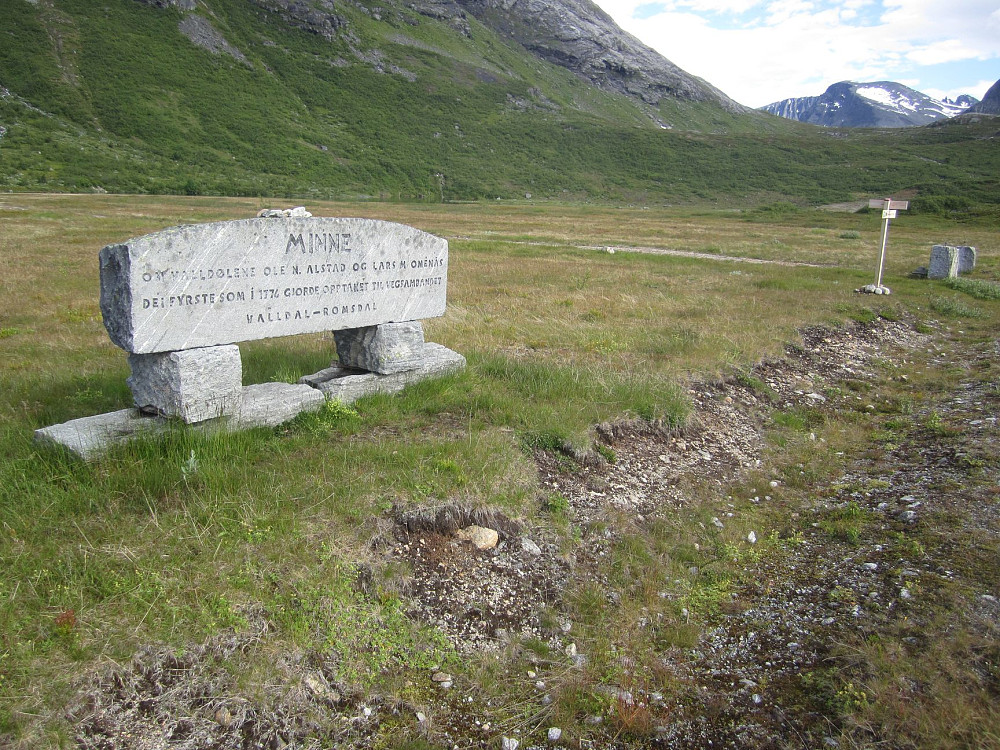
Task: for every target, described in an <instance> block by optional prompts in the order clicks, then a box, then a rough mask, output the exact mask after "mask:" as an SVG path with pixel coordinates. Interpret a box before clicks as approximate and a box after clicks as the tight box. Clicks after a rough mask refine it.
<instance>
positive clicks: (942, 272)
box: [927, 245, 958, 279]
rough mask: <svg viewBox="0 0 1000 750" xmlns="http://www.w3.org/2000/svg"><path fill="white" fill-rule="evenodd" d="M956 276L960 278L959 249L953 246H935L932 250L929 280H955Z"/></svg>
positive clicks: (928, 271) (928, 268)
mask: <svg viewBox="0 0 1000 750" xmlns="http://www.w3.org/2000/svg"><path fill="white" fill-rule="evenodd" d="M956 276H958V249H957V248H955V247H952V246H951V245H935V246H934V247H933V248H931V262H930V263H929V264H928V265H927V278H928V279H953V278H955V277H956Z"/></svg>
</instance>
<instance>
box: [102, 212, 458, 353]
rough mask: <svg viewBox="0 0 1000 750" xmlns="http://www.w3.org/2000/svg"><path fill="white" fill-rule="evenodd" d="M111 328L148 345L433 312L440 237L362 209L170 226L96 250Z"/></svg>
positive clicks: (442, 270)
mask: <svg viewBox="0 0 1000 750" xmlns="http://www.w3.org/2000/svg"><path fill="white" fill-rule="evenodd" d="M100 266H101V312H102V313H103V316H104V325H105V327H106V328H107V330H108V335H109V336H110V337H111V340H112V341H113V342H114V343H115V344H117V345H118V346H120V347H121V348H123V349H125V350H126V351H128V352H131V353H135V354H152V353H155V352H166V351H176V350H180V349H192V348H196V347H205V346H215V345H219V344H233V343H236V342H239V341H250V340H256V339H262V338H270V337H273V336H289V335H292V334H298V333H316V332H319V331H326V330H340V329H344V328H363V327H366V326H371V325H377V324H379V323H386V322H397V321H410V320H417V319H421V318H432V317H437V316H439V315H443V314H444V311H445V296H446V290H447V275H448V242H447V240H444V239H442V238H440V237H435V236H434V235H431V234H428V233H426V232H422V231H420V230H418V229H414V228H413V227H408V226H405V225H403V224H395V223H392V222H386V221H375V220H372V219H341V218H316V217H311V218H292V217H287V218H276V219H264V218H260V219H245V220H240V221H225V222H216V223H211V224H198V225H193V226H180V227H174V228H172V229H165V230H163V231H161V232H156V233H154V234H150V235H146V236H144V237H139V238H136V239H131V240H128V241H127V242H124V243H121V244H117V245H109V246H107V247H105V248H104V249H102V250H101V253H100Z"/></svg>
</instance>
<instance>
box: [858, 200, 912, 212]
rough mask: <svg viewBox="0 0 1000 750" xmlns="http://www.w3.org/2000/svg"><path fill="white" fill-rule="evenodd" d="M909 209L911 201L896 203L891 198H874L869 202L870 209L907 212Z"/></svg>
mask: <svg viewBox="0 0 1000 750" xmlns="http://www.w3.org/2000/svg"><path fill="white" fill-rule="evenodd" d="M909 207H910V202H909V201H894V200H892V199H891V198H872V199H871V200H869V201H868V208H883V209H886V210H890V211H906V210H907V209H908V208H909Z"/></svg>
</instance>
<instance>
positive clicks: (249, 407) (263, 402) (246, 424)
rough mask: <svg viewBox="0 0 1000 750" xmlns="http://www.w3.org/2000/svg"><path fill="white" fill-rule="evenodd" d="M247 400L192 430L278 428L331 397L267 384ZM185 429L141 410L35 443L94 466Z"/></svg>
mask: <svg viewBox="0 0 1000 750" xmlns="http://www.w3.org/2000/svg"><path fill="white" fill-rule="evenodd" d="M241 401H242V403H241V405H240V409H239V412H238V413H236V414H233V415H232V416H229V417H223V418H221V419H213V420H209V421H206V422H201V423H199V424H197V425H189V427H191V428H193V429H203V430H223V431H227V432H237V431H239V430H248V429H251V428H253V427H277V426H278V425H280V424H284V423H285V422H287V421H289V420H291V419H294V418H295V417H296V416H297V415H299V414H301V413H302V412H306V411H318V410H319V409H320V408H321V407H322V406H323V402H324V401H325V398H324V396H323V394H322V393H321V392H320V391H318V390H316V389H315V388H312V387H310V386H307V385H296V384H294V383H262V384H260V385H249V386H246V387H245V388H244V389H243V394H242V400H241ZM179 426H180V424H179V423H178V422H176V421H174V420H169V419H164V418H163V417H156V416H150V415H146V414H143V413H142V412H140V411H139V410H138V409H122V410H120V411H113V412H109V413H107V414H97V415H95V416H92V417H81V418H80V419H73V420H70V421H69V422H63V423H62V424H56V425H52V426H51V427H44V428H42V429H40V430H35V440H36V441H37V442H39V443H42V444H45V445H55V446H62V447H63V448H66V449H67V450H69V451H70V452H71V453H74V454H75V455H77V456H79V457H80V458H82V459H84V460H85V461H91V460H93V459H96V458H99V457H100V456H101V455H103V454H104V453H107V451H108V450H110V449H111V448H113V447H115V446H117V445H121V444H123V443H127V442H129V441H130V440H134V439H136V438H139V437H147V436H150V437H151V436H155V435H158V434H162V433H165V432H168V431H170V430H172V429H177V428H178V427H179Z"/></svg>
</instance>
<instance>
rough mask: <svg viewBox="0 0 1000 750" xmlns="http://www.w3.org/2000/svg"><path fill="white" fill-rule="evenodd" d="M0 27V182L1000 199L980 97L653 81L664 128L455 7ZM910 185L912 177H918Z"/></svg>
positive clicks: (340, 191) (342, 8) (172, 188)
mask: <svg viewBox="0 0 1000 750" xmlns="http://www.w3.org/2000/svg"><path fill="white" fill-rule="evenodd" d="M7 5H8V7H6V8H5V18H4V24H3V29H2V33H3V44H0V86H2V87H3V91H2V92H0V125H2V126H3V127H4V128H6V131H5V132H4V133H3V135H2V136H0V189H8V190H16V191H23V190H54V191H86V190H105V191H109V192H135V193H181V194H184V193H187V194H199V193H204V194H218V195H247V196H253V195H277V196H289V197H292V196H295V197H300V198H307V197H313V198H325V199H332V198H358V197H375V198H389V199H401V200H422V201H440V200H469V199H483V198H489V199H492V198H497V197H502V198H524V196H525V195H526V194H529V193H530V194H531V195H532V196H533V197H535V198H556V199H566V198H572V199H599V200H613V201H643V202H652V203H657V202H692V201H703V200H725V201H735V202H739V203H740V204H746V203H760V202H767V201H770V200H774V199H778V198H781V199H788V200H793V201H795V202H799V203H809V204H816V203H823V202H832V201H838V200H848V199H851V198H854V197H857V196H862V197H864V196H868V195H873V194H888V193H893V194H898V193H900V192H903V191H908V192H909V193H910V194H914V195H920V196H921V200H925V201H926V203H925V206H926V208H927V209H928V210H938V211H945V212H950V213H952V212H954V211H956V210H958V211H960V212H968V211H973V212H975V211H978V210H980V209H981V207H982V206H988V205H993V206H995V205H996V204H997V203H998V202H1000V188H998V185H997V177H996V175H997V174H1000V148H998V147H997V142H996V140H995V138H994V137H993V136H994V132H995V129H996V128H995V124H994V123H993V122H991V118H982V121H981V122H979V123H970V122H966V123H949V124H947V125H944V126H941V127H937V128H921V129H917V130H910V131H898V130H894V131H892V132H884V131H869V132H842V131H825V130H820V129H817V128H812V127H806V126H801V125H799V124H797V123H788V122H786V121H781V120H779V119H778V118H769V117H765V116H763V115H760V114H757V113H754V114H749V115H744V116H740V117H736V116H733V115H730V114H728V113H725V112H723V111H722V110H721V109H719V108H716V107H714V106H712V105H708V104H694V103H689V102H679V101H671V100H665V101H664V102H662V103H661V105H660V107H659V109H658V111H657V113H656V115H657V117H658V118H659V119H660V120H661V121H663V122H666V123H669V124H670V126H671V127H670V129H661V128H660V127H659V126H657V125H656V124H655V123H654V122H653V120H652V119H651V118H650V116H649V113H646V112H643V111H642V110H641V109H640V108H639V107H638V106H637V105H636V104H635V103H634V102H632V101H630V100H628V99H626V98H624V97H621V96H618V95H612V94H609V93H605V92H602V91H599V90H597V89H595V88H593V87H592V86H589V85H588V84H586V83H585V82H583V81H581V80H580V79H578V78H576V77H574V76H573V75H572V74H571V73H569V72H568V71H566V70H563V69H562V68H557V67H553V66H551V65H548V64H546V63H543V62H541V61H539V60H536V59H534V58H531V57H526V56H525V52H524V50H523V49H520V48H515V47H512V46H511V44H510V43H509V42H507V41H505V40H503V39H500V38H499V37H497V36H496V35H495V34H493V33H492V32H490V31H489V30H488V29H486V28H485V27H483V26H482V25H481V24H479V23H478V22H476V21H475V19H471V18H470V19H469V22H470V24H471V27H472V33H471V35H470V36H469V37H466V36H463V35H461V34H459V33H457V32H455V31H454V30H453V29H451V28H450V27H448V26H447V25H446V24H444V23H443V22H440V21H437V20H434V19H431V18H428V17H426V16H421V15H419V14H417V13H416V12H415V11H412V10H410V9H408V8H403V7H399V8H395V10H393V11H392V12H389V13H386V17H385V18H384V19H383V20H376V19H374V18H373V17H372V16H371V15H370V14H367V13H364V12H362V11H361V10H360V9H359V8H358V7H354V6H352V5H348V4H344V5H337V12H338V13H341V14H342V15H343V16H344V17H345V18H346V19H347V21H348V30H347V31H341V32H338V34H336V35H335V36H334V38H333V39H332V40H330V41H328V40H326V39H324V38H323V37H321V36H319V35H316V34H310V33H307V32H305V31H301V30H298V29H294V28H291V27H289V26H287V25H286V24H285V23H284V22H282V21H281V19H280V18H279V17H278V16H277V15H276V14H273V13H270V12H268V11H266V10H264V9H263V8H262V7H260V6H257V5H254V4H249V3H243V2H236V0H212V2H211V3H210V4H208V5H205V6H200V8H201V9H200V10H199V11H198V12H199V13H201V14H202V15H203V17H204V18H205V19H207V21H210V22H211V24H212V26H213V27H214V28H215V29H216V30H217V31H218V32H219V33H221V34H222V35H223V36H224V37H225V39H226V41H227V42H229V43H230V44H231V45H233V46H234V47H235V48H236V49H238V50H239V51H240V52H241V53H242V54H243V55H245V57H246V61H245V62H241V61H240V60H238V59H236V58H235V57H233V56H231V55H229V54H226V53H224V52H220V53H212V52H209V51H208V50H206V49H204V48H202V47H199V46H197V45H195V44H194V43H192V42H191V41H190V40H189V39H188V38H187V37H186V36H185V35H184V34H182V33H181V31H180V30H179V29H178V23H179V22H180V20H181V19H182V18H183V14H182V13H181V12H179V11H177V10H175V9H159V8H155V7H150V6H147V5H145V4H142V3H139V2H136V0H108V2H107V3H104V4H103V5H102V6H101V8H100V10H99V11H95V10H94V8H93V5H92V4H91V3H89V2H85V0H56V1H55V2H53V3H45V4H40V5H35V4H32V3H29V2H27V0H11V2H10V3H8V4H7ZM924 196H926V197H924Z"/></svg>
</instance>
